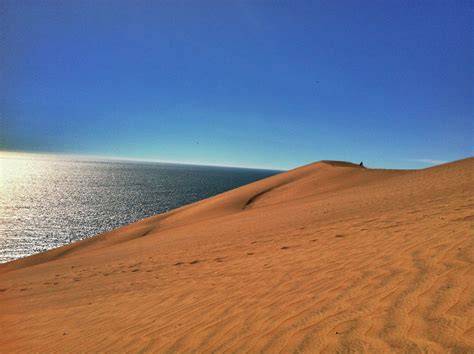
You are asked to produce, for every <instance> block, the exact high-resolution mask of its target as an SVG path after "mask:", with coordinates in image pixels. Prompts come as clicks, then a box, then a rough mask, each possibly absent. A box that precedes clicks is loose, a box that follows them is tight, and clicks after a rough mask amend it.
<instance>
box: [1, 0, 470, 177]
mask: <svg viewBox="0 0 474 354" xmlns="http://www.w3.org/2000/svg"><path fill="white" fill-rule="evenodd" d="M473 16H474V15H473V9H472V1H470V0H468V1H461V0H456V1H435V0H429V1H401V0H397V1H388V0H384V1H372V0H371V1H353V0H347V1H329V0H328V1H293V0H288V1H270V0H267V1H257V0H255V1H242V0H235V1H230V0H229V1H205V0H203V1H193V0H188V1H96V0H94V1H87V0H81V1H78V0H76V1H74V0H68V1H51V0H43V1H36V0H35V1H24V0H12V1H10V0H2V1H1V2H0V149H1V150H17V151H41V152H61V153H74V154H76V153H77V154H89V155H90V154H93V155H102V156H118V157H129V158H130V157H134V158H142V159H155V160H164V161H176V162H192V163H204V164H217V165H236V166H252V167H264V168H291V167H296V166H298V165H302V164H306V163H310V162H313V161H316V160H321V159H338V160H350V161H355V162H359V161H360V160H363V161H364V162H365V163H366V164H368V165H369V166H377V167H389V168H417V167H426V166H429V165H430V163H436V161H449V160H454V159H459V158H464V157H467V156H469V155H472V154H473V102H474V96H473V39H472V38H473V27H472V21H473Z"/></svg>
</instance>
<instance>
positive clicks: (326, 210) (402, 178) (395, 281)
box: [0, 158, 474, 352]
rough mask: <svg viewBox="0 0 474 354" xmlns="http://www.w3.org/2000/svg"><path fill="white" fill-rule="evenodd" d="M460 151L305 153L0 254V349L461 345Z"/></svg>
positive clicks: (469, 190)
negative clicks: (162, 207)
mask: <svg viewBox="0 0 474 354" xmlns="http://www.w3.org/2000/svg"><path fill="white" fill-rule="evenodd" d="M473 221H474V158H469V159H466V160H461V161H457V162H453V163H448V164H445V165H441V166H437V167H433V168H429V169H424V170H417V171H395V170H377V169H364V168H362V167H359V166H358V165H353V164H350V163H343V162H331V161H326V162H324V161H323V162H318V163H314V164H311V165H307V166H304V167H301V168H298V169H295V170H292V171H289V172H286V173H282V174H279V175H276V176H273V177H270V178H267V179H265V180H262V181H258V182H256V183H252V184H250V185H247V186H244V187H241V188H238V189H235V190H232V191H229V192H227V193H223V194H221V195H218V196H216V197H213V198H210V199H207V200H204V201H201V202H198V203H195V204H192V205H189V206H185V207H182V208H179V209H176V210H174V211H171V212H168V213H165V214H161V215H157V216H154V217H151V218H148V219H145V220H142V221H140V222H137V223H134V224H132V225H129V226H126V227H123V228H120V229H118V230H114V231H112V232H107V233H104V234H102V235H99V236H96V237H94V238H91V239H88V240H85V241H81V242H77V243H75V244H72V245H68V246H65V247H61V248H58V249H55V250H52V251H49V252H45V253H42V254H38V255H35V256H31V257H27V258H25V259H21V260H17V261H14V262H10V263H7V264H4V265H2V266H0V288H1V289H0V304H1V306H0V325H1V328H0V348H1V349H0V350H1V351H3V352H11V351H28V352H32V351H33V352H37V351H41V352H52V351H60V352H84V351H110V352H116V351H154V352H155V351H159V352H209V351H214V352H244V351H250V352H260V351H264V352H276V351H283V352H294V351H305V352H335V351H347V350H355V351H371V352H392V351H393V352H421V351H428V352H446V351H448V350H451V351H457V352H473V351H474V321H473V319H474V310H473V308H474V307H473V305H474V296H473V295H474V291H473V290H474V269H473V263H472V261H473V259H474V258H473V256H474V247H473V234H474V233H473Z"/></svg>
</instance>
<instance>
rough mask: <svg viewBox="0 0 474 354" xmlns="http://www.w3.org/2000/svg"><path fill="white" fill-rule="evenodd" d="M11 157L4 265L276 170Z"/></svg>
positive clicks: (3, 175) (1, 209)
mask: <svg viewBox="0 0 474 354" xmlns="http://www.w3.org/2000/svg"><path fill="white" fill-rule="evenodd" d="M4 155H5V154H4ZM4 155H0V263H3V262H7V261H9V260H12V259H16V258H20V257H24V256H27V255H30V254H33V253H38V252H41V251H44V250H47V249H51V248H54V247H58V246H61V245H64V244H67V243H70V242H73V241H77V240H80V239H83V238H86V237H89V236H93V235H96V234H98V233H101V232H103V231H106V230H111V229H114V228H117V227H119V226H122V225H125V224H128V223H130V222H133V221H136V220H139V219H142V218H145V217H148V216H151V215H154V214H157V213H162V212H165V211H168V210H170V209H174V208H177V207H180V206H182V205H185V204H189V203H193V202H195V201H198V200H201V199H204V198H207V197H210V196H213V195H215V194H218V193H222V192H224V191H227V190H230V189H233V188H236V187H239V186H241V185H244V184H247V183H250V182H253V181H256V180H259V179H262V178H265V177H268V176H271V175H273V174H275V173H277V171H268V170H252V169H240V168H225V167H209V166H190V165H175V164H161V163H138V162H115V161H92V160H85V159H72V158H64V157H54V158H53V157H47V158H46V157H44V156H42V157H38V156H36V155H33V154H31V155H30V154H22V155H21V156H17V155H14V154H13V155H12V156H8V157H5V156H4Z"/></svg>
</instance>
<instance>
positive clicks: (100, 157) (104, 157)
mask: <svg viewBox="0 0 474 354" xmlns="http://www.w3.org/2000/svg"><path fill="white" fill-rule="evenodd" d="M5 154H11V155H38V156H41V157H45V158H48V157H69V158H75V159H89V160H91V161H104V162H108V161H110V162H135V163H156V164H170V165H183V166H203V167H223V168H239V169H247V170H264V171H288V170H289V169H282V168H264V167H252V166H235V165H218V164H209V163H205V162H203V163H199V162H187V161H169V160H158V159H151V158H140V157H121V156H109V155H94V154H80V153H66V152H51V151H26V150H3V149H0V158H1V157H6V158H8V156H5ZM17 157H21V156H17ZM25 157H26V156H25Z"/></svg>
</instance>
